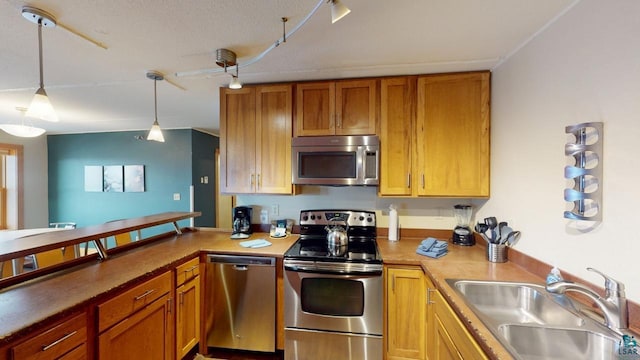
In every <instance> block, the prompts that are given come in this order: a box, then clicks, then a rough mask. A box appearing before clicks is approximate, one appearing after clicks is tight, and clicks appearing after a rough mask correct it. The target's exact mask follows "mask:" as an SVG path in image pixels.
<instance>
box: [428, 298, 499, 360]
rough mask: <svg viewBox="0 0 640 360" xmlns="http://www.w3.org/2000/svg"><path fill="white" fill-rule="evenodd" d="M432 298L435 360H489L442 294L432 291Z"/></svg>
mask: <svg viewBox="0 0 640 360" xmlns="http://www.w3.org/2000/svg"><path fill="white" fill-rule="evenodd" d="M430 298H431V299H433V301H432V304H430V305H431V306H433V307H434V310H433V314H434V323H435V324H434V326H435V327H436V334H435V340H434V341H435V344H434V345H435V349H436V352H437V354H436V356H435V359H478V360H481V359H488V357H487V355H486V354H485V353H484V351H482V348H480V345H478V343H477V342H476V340H475V339H474V338H473V337H472V336H471V334H470V333H469V331H468V330H467V328H466V327H465V326H464V324H462V322H461V321H460V318H458V315H457V314H456V313H455V312H454V311H453V309H452V308H451V307H450V306H449V304H448V303H447V301H446V300H445V299H444V297H442V294H440V292H439V291H432V292H431V293H430ZM456 354H457V356H456Z"/></svg>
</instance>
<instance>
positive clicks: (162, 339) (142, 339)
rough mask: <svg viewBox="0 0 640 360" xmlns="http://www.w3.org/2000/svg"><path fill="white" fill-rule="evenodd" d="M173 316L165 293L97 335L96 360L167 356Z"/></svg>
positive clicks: (169, 356) (161, 359) (170, 355)
mask: <svg viewBox="0 0 640 360" xmlns="http://www.w3.org/2000/svg"><path fill="white" fill-rule="evenodd" d="M173 321H174V318H173V315H172V312H171V296H170V294H165V295H164V296H162V297H160V298H159V299H158V300H156V301H154V302H152V303H151V304H149V305H147V306H146V307H145V308H143V309H142V310H140V311H138V312H136V313H135V314H133V315H131V316H129V317H128V318H126V319H124V320H123V321H121V322H119V323H118V324H116V325H114V326H113V327H112V328H110V329H109V330H107V331H105V332H103V333H102V334H100V336H99V337H98V358H99V359H100V360H105V359H113V360H139V359H154V360H170V359H173V354H174V353H175V350H174V349H175V348H174V346H173V342H172V339H173V337H172V334H171V332H172V331H173V325H172V323H173Z"/></svg>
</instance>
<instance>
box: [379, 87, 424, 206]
mask: <svg viewBox="0 0 640 360" xmlns="http://www.w3.org/2000/svg"><path fill="white" fill-rule="evenodd" d="M414 99H415V77H408V76H407V77H400V78H390V79H382V80H381V83H380V186H379V188H378V191H379V194H380V195H381V196H385V195H387V196H389V195H391V196H407V195H411V188H412V185H413V181H412V179H411V175H412V171H411V166H412V164H411V162H412V159H413V156H412V151H413V150H412V149H413V147H412V139H413V133H414V131H413V123H414V118H415V115H414V114H415V101H414Z"/></svg>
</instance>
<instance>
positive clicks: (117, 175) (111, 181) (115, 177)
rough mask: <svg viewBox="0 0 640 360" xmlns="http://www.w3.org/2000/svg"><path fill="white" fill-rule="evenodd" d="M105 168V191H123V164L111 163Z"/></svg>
mask: <svg viewBox="0 0 640 360" xmlns="http://www.w3.org/2000/svg"><path fill="white" fill-rule="evenodd" d="M103 169H104V171H103V176H104V177H103V187H102V189H103V191H104V192H122V191H123V188H124V186H123V180H122V178H123V174H122V165H109V166H105V167H103Z"/></svg>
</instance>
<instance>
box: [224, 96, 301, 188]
mask: <svg viewBox="0 0 640 360" xmlns="http://www.w3.org/2000/svg"><path fill="white" fill-rule="evenodd" d="M292 104H293V91H292V85H266V86H258V87H244V88H242V89H239V90H231V89H226V88H222V89H220V189H221V192H223V193H231V194H236V193H245V194H247V193H265V194H291V193H292V190H293V188H292V185H291V137H292V111H293V109H292Z"/></svg>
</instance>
